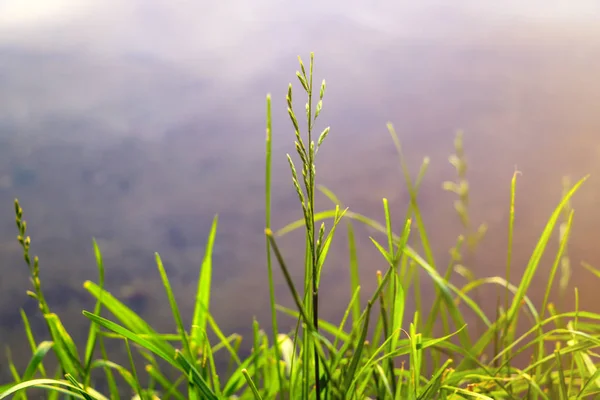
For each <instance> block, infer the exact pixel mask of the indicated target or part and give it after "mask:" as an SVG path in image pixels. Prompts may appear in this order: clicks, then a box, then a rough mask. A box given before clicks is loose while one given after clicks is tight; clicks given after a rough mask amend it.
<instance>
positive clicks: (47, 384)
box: [0, 378, 108, 400]
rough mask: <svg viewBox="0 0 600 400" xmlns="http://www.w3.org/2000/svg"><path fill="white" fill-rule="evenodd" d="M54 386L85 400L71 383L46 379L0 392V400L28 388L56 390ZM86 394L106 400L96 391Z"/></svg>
mask: <svg viewBox="0 0 600 400" xmlns="http://www.w3.org/2000/svg"><path fill="white" fill-rule="evenodd" d="M55 385H59V386H64V387H65V388H68V389H70V391H69V392H68V393H69V395H70V396H74V397H76V398H78V399H85V397H83V396H82V395H81V394H80V388H79V387H77V386H74V385H73V384H72V383H70V382H68V381H63V380H58V379H48V378H42V379H32V380H30V381H27V382H22V383H19V384H17V385H14V386H12V387H11V388H10V389H8V390H6V391H4V392H0V399H5V398H8V397H9V396H11V395H13V394H15V393H17V392H19V391H21V390H25V389H29V388H42V389H48V390H57V389H58V388H57V387H55ZM87 394H88V395H89V396H90V397H91V398H92V399H94V400H108V398H107V397H104V396H103V395H101V394H100V393H98V392H96V391H92V390H91V389H88V392H87Z"/></svg>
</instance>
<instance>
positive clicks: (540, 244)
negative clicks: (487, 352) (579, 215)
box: [507, 176, 588, 322]
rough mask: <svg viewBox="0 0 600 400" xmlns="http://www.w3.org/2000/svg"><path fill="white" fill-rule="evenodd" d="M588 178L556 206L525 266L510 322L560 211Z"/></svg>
mask: <svg viewBox="0 0 600 400" xmlns="http://www.w3.org/2000/svg"><path fill="white" fill-rule="evenodd" d="M587 179H588V176H585V177H583V178H582V179H580V180H579V181H578V182H577V183H576V184H575V185H574V186H573V187H572V188H571V190H569V191H568V192H567V194H566V195H565V196H564V197H563V199H562V200H561V201H560V203H559V204H558V206H557V207H556V208H555V210H554V212H553V213H552V216H551V217H550V219H549V220H548V223H547V224H546V226H545V228H544V231H543V232H542V235H541V237H540V239H539V241H538V243H537V245H536V247H535V249H534V251H533V254H532V255H531V258H530V259H529V263H528V264H527V267H526V268H525V273H524V274H523V278H522V279H521V283H520V285H519V290H518V292H517V294H516V296H515V297H514V299H513V302H512V305H511V306H510V309H509V310H508V312H507V320H508V321H509V322H510V321H513V320H514V318H515V317H516V314H517V312H518V310H519V308H520V303H521V300H522V299H523V297H524V296H525V292H526V291H527V290H528V289H529V285H530V284H531V281H532V279H533V276H534V274H535V272H536V271H537V267H538V265H539V262H540V259H541V258H542V254H543V253H544V250H545V248H546V244H547V243H548V240H549V239H550V235H551V234H552V231H553V230H554V227H555V225H556V222H557V220H558V218H559V217H560V213H561V212H562V209H563V207H564V206H565V204H566V203H567V202H568V201H569V199H570V198H571V197H572V196H573V195H574V194H575V192H576V191H577V190H578V189H579V187H580V186H581V185H582V184H583V183H584V182H585V181H586V180H587Z"/></svg>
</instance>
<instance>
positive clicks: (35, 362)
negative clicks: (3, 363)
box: [21, 341, 54, 381]
mask: <svg viewBox="0 0 600 400" xmlns="http://www.w3.org/2000/svg"><path fill="white" fill-rule="evenodd" d="M53 346H54V343H53V342H49V341H44V342H41V343H40V344H39V345H38V346H37V349H36V350H35V352H34V353H33V357H32V358H31V360H30V361H29V364H28V365H27V368H26V369H25V372H24V373H23V377H22V378H21V380H23V381H28V380H30V379H32V378H33V375H34V374H35V371H36V370H37V369H38V368H39V366H40V365H41V364H42V361H43V360H44V357H46V354H48V352H49V351H50V349H52V347H53Z"/></svg>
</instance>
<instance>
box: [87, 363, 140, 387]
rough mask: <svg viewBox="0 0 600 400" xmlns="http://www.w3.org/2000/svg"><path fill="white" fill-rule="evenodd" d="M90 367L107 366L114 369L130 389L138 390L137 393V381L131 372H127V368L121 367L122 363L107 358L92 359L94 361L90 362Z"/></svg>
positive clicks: (103, 367)
mask: <svg viewBox="0 0 600 400" xmlns="http://www.w3.org/2000/svg"><path fill="white" fill-rule="evenodd" d="M92 368H102V369H105V368H109V369H111V370H113V369H114V370H115V371H117V372H118V373H119V375H121V377H122V378H123V380H124V381H125V382H127V384H128V385H129V386H130V387H131V389H133V390H134V391H136V392H138V394H139V390H138V383H137V382H136V378H135V377H134V375H133V374H132V373H131V372H129V370H127V368H125V367H123V366H122V365H119V364H117V363H115V362H113V361H108V360H94V362H92Z"/></svg>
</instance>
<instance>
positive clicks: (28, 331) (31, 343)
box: [19, 309, 46, 378]
mask: <svg viewBox="0 0 600 400" xmlns="http://www.w3.org/2000/svg"><path fill="white" fill-rule="evenodd" d="M19 311H20V313H21V319H22V320H23V326H24V328H25V335H26V336H27V341H28V342H29V346H30V347H31V353H32V354H35V353H36V352H37V350H38V346H37V345H36V342H35V338H34V337H33V332H32V330H31V325H30V323H29V319H28V318H27V314H25V311H24V310H23V309H20V310H19ZM38 369H39V371H40V374H41V375H42V378H45V377H46V369H45V368H44V363H43V361H41V362H40V363H39V364H38ZM34 372H35V371H34ZM32 377H33V375H32V376H31V378H32Z"/></svg>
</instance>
